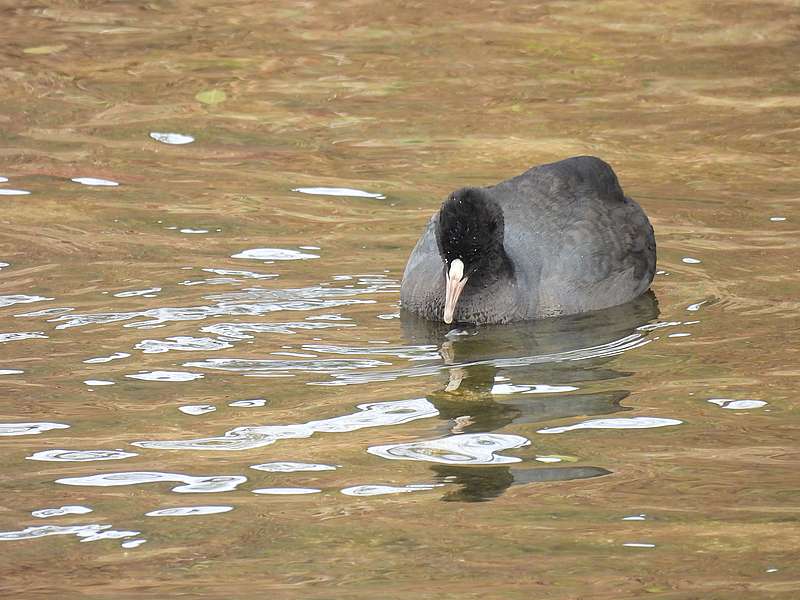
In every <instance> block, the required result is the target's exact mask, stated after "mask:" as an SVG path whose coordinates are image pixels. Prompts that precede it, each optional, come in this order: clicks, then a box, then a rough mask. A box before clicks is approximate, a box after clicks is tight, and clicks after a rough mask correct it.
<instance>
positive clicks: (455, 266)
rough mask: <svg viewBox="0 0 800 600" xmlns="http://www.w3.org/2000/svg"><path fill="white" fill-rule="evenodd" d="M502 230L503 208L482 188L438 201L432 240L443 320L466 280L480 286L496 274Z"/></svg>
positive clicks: (501, 261)
mask: <svg viewBox="0 0 800 600" xmlns="http://www.w3.org/2000/svg"><path fill="white" fill-rule="evenodd" d="M503 231H504V220H503V210H502V209H501V208H500V205H499V204H497V202H495V201H494V200H492V199H491V198H490V197H489V196H488V194H487V193H486V191H485V190H483V189H480V188H463V189H460V190H458V191H456V192H453V193H452V194H451V195H450V196H449V197H448V198H447V200H445V201H444V203H443V204H442V208H441V209H440V210H439V220H438V224H437V227H436V243H437V245H438V246H439V254H440V255H441V257H442V261H443V262H444V274H445V278H446V284H445V286H446V287H445V303H444V315H443V318H444V322H445V323H448V324H449V323H452V322H453V315H454V313H455V309H456V303H457V302H458V299H459V297H460V296H461V293H462V292H463V291H464V287H465V286H466V285H467V281H468V280H469V281H470V282H471V283H470V285H471V287H476V288H480V287H482V286H483V285H486V284H487V283H488V282H491V281H492V280H494V279H495V278H496V277H497V275H498V273H497V269H499V267H500V266H502V265H503V264H504V257H505V251H504V250H503Z"/></svg>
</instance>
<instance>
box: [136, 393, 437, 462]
mask: <svg viewBox="0 0 800 600" xmlns="http://www.w3.org/2000/svg"><path fill="white" fill-rule="evenodd" d="M357 408H358V409H359V412H356V413H351V414H348V415H342V416H340V417H333V418H331V419H323V420H320V421H309V422H308V423H298V424H290V425H264V426H260V427H258V426H256V427H237V428H235V429H232V430H230V431H228V432H226V433H225V434H223V435H221V436H218V437H209V438H198V439H193V440H171V441H141V442H133V445H134V446H138V447H140V448H155V449H159V450H228V451H231V450H252V449H253V448H261V447H262V446H269V445H270V444H274V443H275V442H276V441H278V440H282V439H302V438H308V437H311V436H312V435H314V433H317V432H326V433H345V432H350V431H357V430H359V429H364V428H367V427H380V426H388V425H399V424H402V423H408V422H409V421H414V420H416V419H425V418H428V417H435V416H437V415H438V414H439V411H438V410H437V409H436V407H435V406H434V405H433V404H431V403H430V402H429V401H428V400H427V399H425V398H416V399H414V400H399V401H393V402H374V403H368V404H359V405H358V406H357Z"/></svg>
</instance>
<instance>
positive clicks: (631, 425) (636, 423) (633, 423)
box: [536, 417, 683, 433]
mask: <svg viewBox="0 0 800 600" xmlns="http://www.w3.org/2000/svg"><path fill="white" fill-rule="evenodd" d="M682 423H683V421H679V420H678V419H662V418H659V417H631V418H628V419H625V418H620V419H591V420H589V421H584V422H582V423H576V424H574V425H565V426H563V427H547V428H545V429H540V430H539V431H537V432H536V433H564V432H567V431H575V430H577V429H650V428H653V427H668V426H670V425H680V424H682Z"/></svg>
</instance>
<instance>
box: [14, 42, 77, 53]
mask: <svg viewBox="0 0 800 600" xmlns="http://www.w3.org/2000/svg"><path fill="white" fill-rule="evenodd" d="M66 49H67V46H66V44H58V45H57V46H33V47H31V48H25V49H24V50H23V52H24V53H25V54H56V53H57V52H61V51H62V50H66Z"/></svg>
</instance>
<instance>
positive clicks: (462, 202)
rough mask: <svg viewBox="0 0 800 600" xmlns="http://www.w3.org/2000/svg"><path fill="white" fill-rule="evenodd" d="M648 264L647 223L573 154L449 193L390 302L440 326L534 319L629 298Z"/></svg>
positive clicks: (649, 276) (609, 179) (601, 171)
mask: <svg viewBox="0 0 800 600" xmlns="http://www.w3.org/2000/svg"><path fill="white" fill-rule="evenodd" d="M655 266H656V242H655V237H654V235H653V228H652V226H651V225H650V221H649V220H648V219H647V215H645V214H644V211H643V210H642V209H641V207H640V206H639V205H638V204H637V203H636V202H634V201H633V200H631V199H630V198H628V197H627V196H625V194H624V193H623V191H622V188H621V187H620V185H619V182H618V181H617V176H616V175H615V174H614V171H613V170H612V169H611V167H610V166H609V165H608V164H606V163H605V162H603V161H602V160H600V159H599V158H595V157H593V156H577V157H573V158H568V159H566V160H562V161H559V162H555V163H550V164H546V165H541V166H538V167H533V168H532V169H529V170H528V171H526V172H525V173H523V174H522V175H519V176H517V177H514V178H513V179H509V180H507V181H504V182H502V183H498V184H497V185H493V186H489V187H483V188H479V187H467V188H462V189H460V190H458V191H456V192H453V193H452V194H451V195H450V196H449V197H448V198H447V200H445V202H444V203H443V204H442V206H441V208H440V209H439V211H438V212H437V213H436V214H435V215H433V217H432V218H431V220H430V221H429V222H428V226H427V228H426V230H425V232H424V233H423V234H422V237H421V238H420V239H419V241H418V242H417V245H416V246H415V247H414V250H413V251H412V252H411V256H410V258H409V259H408V264H407V265H406V270H405V273H404V274H403V281H402V285H401V289H400V300H401V305H402V307H403V309H404V310H408V311H410V312H412V313H415V314H417V315H419V316H421V317H424V318H426V319H429V320H443V321H444V322H445V323H452V322H453V321H459V322H469V323H477V324H484V323H509V322H512V321H522V320H528V319H540V318H545V317H553V316H558V315H569V314H576V313H582V312H588V311H592V310H598V309H601V308H607V307H610V306H615V305H618V304H623V303H625V302H628V301H630V300H633V299H634V298H636V297H637V296H639V295H641V294H642V293H644V292H645V291H646V290H647V289H648V287H649V286H650V283H651V282H652V280H653V274H654V273H655Z"/></svg>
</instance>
